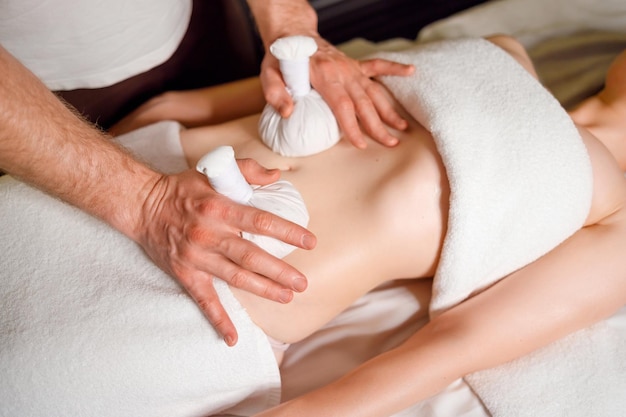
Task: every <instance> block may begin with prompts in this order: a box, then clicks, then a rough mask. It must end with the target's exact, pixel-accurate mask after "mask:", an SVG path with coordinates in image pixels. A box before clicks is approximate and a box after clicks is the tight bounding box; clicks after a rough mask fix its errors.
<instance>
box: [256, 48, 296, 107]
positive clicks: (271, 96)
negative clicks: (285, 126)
mask: <svg viewBox="0 0 626 417" xmlns="http://www.w3.org/2000/svg"><path fill="white" fill-rule="evenodd" d="M261 70H262V71H261V76H260V78H261V85H262V86H263V94H264V95H265V100H266V101H267V102H268V104H270V105H271V106H272V107H274V109H276V111H277V112H278V113H279V114H280V115H281V117H289V116H290V115H291V113H292V112H293V106H294V103H293V100H292V98H291V96H290V95H289V92H288V91H287V86H286V85H285V81H284V80H283V77H282V75H281V72H280V70H279V68H278V60H277V59H276V58H274V57H273V56H271V55H270V56H269V57H266V58H265V59H264V60H263V65H262V66H261Z"/></svg>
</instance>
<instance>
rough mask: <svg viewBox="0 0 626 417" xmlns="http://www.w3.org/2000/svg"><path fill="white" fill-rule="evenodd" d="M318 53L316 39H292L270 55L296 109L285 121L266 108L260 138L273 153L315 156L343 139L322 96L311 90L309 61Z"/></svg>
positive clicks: (280, 43) (273, 48) (279, 44)
mask: <svg viewBox="0 0 626 417" xmlns="http://www.w3.org/2000/svg"><path fill="white" fill-rule="evenodd" d="M316 50H317V44H316V43H315V41H314V40H313V38H310V37H307V36H290V37H286V38H281V39H278V40H276V41H275V42H274V43H273V44H272V45H271V47H270V52H271V53H272V55H274V56H275V57H276V58H277V59H278V60H279V65H280V70H281V72H282V76H283V80H284V81H285V84H286V86H287V91H288V92H289V94H290V95H291V96H292V98H293V101H294V109H293V112H292V114H291V115H290V116H289V117H288V118H283V117H281V115H280V114H279V113H278V112H277V111H276V110H275V109H274V107H272V106H271V105H269V104H267V105H266V106H265V108H264V109H263V112H262V113H261V118H260V119H259V134H260V136H261V139H262V140H263V143H265V144H266V145H267V146H268V147H269V148H270V149H271V150H272V151H274V152H276V153H278V154H280V155H283V156H290V157H300V156H307V155H313V154H316V153H319V152H322V151H325V150H326V149H328V148H330V147H332V146H333V145H335V144H336V143H337V142H338V141H339V139H341V132H340V130H339V125H338V124H337V120H336V119H335V115H334V114H333V112H332V110H331V109H330V107H328V104H327V103H326V101H325V100H324V99H323V98H322V96H320V94H319V93H318V92H317V91H315V90H312V89H311V85H310V81H309V57H310V56H311V55H312V54H313V53H315V51H316Z"/></svg>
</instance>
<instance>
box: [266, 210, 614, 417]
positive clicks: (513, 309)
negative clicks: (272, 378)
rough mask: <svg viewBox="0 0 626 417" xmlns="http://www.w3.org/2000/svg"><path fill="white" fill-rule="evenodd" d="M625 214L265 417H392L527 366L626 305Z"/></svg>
mask: <svg viewBox="0 0 626 417" xmlns="http://www.w3.org/2000/svg"><path fill="white" fill-rule="evenodd" d="M624 236H626V209H624V207H621V208H620V209H619V210H618V211H616V212H615V213H613V214H612V215H610V216H608V217H607V218H606V219H604V220H603V221H602V222H601V223H599V224H597V225H594V226H590V227H586V228H584V229H582V230H580V231H579V232H578V233H576V234H575V235H574V236H573V237H572V238H570V239H568V240H567V241H566V242H564V243H563V244H562V245H561V246H559V247H558V248H556V249H555V250H554V251H552V252H551V253H549V254H547V255H546V256H544V257H543V258H541V259H539V260H538V261H536V262H535V263H533V264H531V265H529V266H527V267H526V268H523V269H522V270H520V271H518V272H516V273H514V274H512V275H510V276H509V277H507V278H505V279H503V280H502V281H500V282H499V283H497V284H496V285H494V286H493V287H491V288H489V289H487V290H486V291H484V292H483V293H481V294H479V295H477V296H476V297H474V298H472V299H470V300H468V301H466V302H464V303H462V304H460V305H458V306H456V307H454V308H452V309H450V310H448V311H447V312H445V313H444V314H442V315H440V316H438V317H437V318H435V319H434V320H432V321H431V322H430V323H429V324H427V325H426V326H425V327H424V328H422V329H421V330H419V331H418V332H417V333H416V334H415V335H414V336H412V337H411V338H410V339H408V340H407V341H406V342H405V343H404V344H402V345H401V346H399V347H398V348H396V349H393V350H391V351H389V352H387V353H385V354H382V355H380V356H378V357H376V358H374V359H372V360H370V361H368V362H366V363H364V364H363V365H361V366H360V367H358V368H357V369H356V370H354V371H353V372H351V373H349V374H348V375H346V376H344V377H343V378H341V379H339V380H337V381H336V382H334V383H332V384H329V385H327V386H324V387H322V388H320V389H318V390H315V391H313V392H311V393H308V394H306V395H303V396H301V397H298V398H296V399H294V400H292V401H289V402H286V403H284V404H282V405H280V406H278V407H276V408H274V409H272V410H269V411H267V412H265V413H261V414H260V415H259V417H270V416H271V417H275V416H294V415H297V416H302V417H306V416H320V415H350V416H388V415H391V414H393V413H394V412H397V411H400V410H402V409H404V408H406V407H408V406H410V405H412V404H415V403H416V402H419V401H421V400H423V399H426V398H428V397H429V396H432V395H434V394H436V393H438V392H439V391H440V390H442V389H443V388H445V387H446V386H447V385H449V384H450V383H451V382H452V381H454V380H456V379H458V378H460V377H462V376H464V375H466V374H468V373H472V372H475V371H478V370H482V369H487V368H491V367H494V366H497V365H500V364H503V363H505V362H507V361H510V360H512V359H515V358H518V357H521V356H523V355H525V354H527V353H529V352H531V351H533V350H535V349H538V348H540V347H542V346H545V345H547V344H549V343H551V342H553V341H555V340H557V339H559V338H561V337H563V336H565V335H567V334H570V333H572V332H574V331H576V330H579V329H582V328H584V327H587V326H589V325H591V324H593V323H596V322H597V321H599V320H602V319H604V318H606V317H608V316H609V315H611V314H613V313H614V312H615V311H617V310H618V309H619V308H620V307H621V306H623V305H624V304H625V303H626V272H625V271H624V269H623V254H624V253H626V252H625V251H626V239H624Z"/></svg>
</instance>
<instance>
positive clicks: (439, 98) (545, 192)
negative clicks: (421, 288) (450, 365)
mask: <svg viewBox="0 0 626 417" xmlns="http://www.w3.org/2000/svg"><path fill="white" fill-rule="evenodd" d="M378 56H382V57H383V58H387V59H392V60H397V61H400V62H406V63H413V64H415V65H416V68H417V71H416V76H415V77H413V78H410V79H406V78H401V77H385V78H384V79H383V82H384V83H385V84H386V85H387V87H389V88H390V90H391V91H392V92H393V93H394V95H395V96H396V97H397V98H398V99H399V101H400V102H401V103H402V104H403V106H405V107H406V108H407V110H408V111H409V112H410V113H411V114H412V115H413V116H414V117H416V118H417V119H418V120H419V121H420V122H421V123H422V124H424V126H426V127H427V128H428V129H429V130H430V131H431V132H432V134H433V137H434V138H435V142H436V144H437V147H438V150H439V152H440V154H441V156H442V159H443V162H444V165H445V167H446V171H447V173H448V177H449V181H450V187H451V198H450V215H449V224H448V232H447V235H446V237H445V242H444V248H443V253H442V257H441V261H440V264H439V266H438V269H437V272H436V276H435V279H434V288H433V291H434V292H433V300H432V302H431V314H432V315H437V314H439V313H440V312H442V311H444V310H446V309H448V308H450V307H452V306H454V305H455V304H457V303H459V302H461V301H463V300H464V299H466V298H467V297H468V296H471V295H472V294H474V293H477V292H479V291H481V290H482V289H484V288H486V287H488V286H489V285H491V284H493V283H494V282H496V281H497V280H499V279H501V278H503V277H504V276H506V275H507V274H509V273H511V272H513V271H515V270H516V269H518V268H520V267H522V266H524V265H526V264H528V263H530V262H532V261H533V260H535V259H537V258H538V257H540V256H541V255H543V254H544V253H546V252H548V251H549V250H551V249H552V248H554V247H555V246H557V245H558V244H559V243H560V242H562V241H563V240H565V239H566V238H567V237H569V236H570V235H571V234H572V233H574V232H575V231H576V230H578V229H579V228H580V227H581V225H582V224H583V221H584V220H585V217H586V215H587V213H588V209H589V205H590V201H591V191H592V176H591V167H590V163H589V158H588V155H587V153H586V150H585V147H584V145H583V143H582V141H581V139H580V137H579V135H578V133H577V131H576V129H575V127H574V125H573V124H572V122H571V120H570V119H569V117H568V116H567V114H566V113H565V111H564V110H563V109H562V108H561V106H560V105H559V104H558V102H557V101H556V100H555V99H554V98H553V97H552V96H551V95H550V94H549V93H548V92H547V91H546V90H545V89H544V88H543V87H542V86H541V85H540V84H539V83H538V82H537V81H536V80H534V79H533V78H532V77H531V76H530V75H529V74H528V73H527V72H526V71H525V70H523V69H522V67H521V66H519V65H518V64H517V63H516V62H515V61H514V60H513V59H512V58H511V57H510V56H508V55H507V54H506V53H505V52H504V51H502V50H500V49H499V48H497V47H496V46H494V45H492V44H490V43H488V42H486V41H484V40H482V39H461V40H456V41H447V42H437V43H431V44H424V45H423V46H421V47H419V46H418V47H417V48H415V49H413V50H410V51H405V52H402V53H384V54H378ZM590 279H592V277H590ZM625 339H626V338H625V336H624V335H623V334H619V333H618V332H616V331H613V330H611V329H609V328H607V327H606V326H604V325H603V324H599V325H597V326H595V327H593V328H592V329H588V330H584V331H582V332H578V333H576V334H574V335H571V336H569V337H568V338H565V339H563V340H561V341H559V342H557V343H554V344H552V345H550V346H549V347H547V348H545V349H541V350H539V351H537V352H535V353H533V354H530V355H528V356H527V357H525V358H522V359H520V360H518V361H514V362H512V363H509V364H506V365H503V366H500V367H498V368H496V369H493V370H488V371H483V372H479V373H476V374H473V375H470V376H468V377H467V378H466V379H467V380H468V382H469V383H470V385H471V386H472V388H473V389H474V390H475V391H476V392H477V394H478V395H479V396H480V398H481V400H482V401H483V402H484V403H485V405H486V406H487V408H488V409H489V411H490V412H491V413H492V415H494V416H497V417H500V416H502V417H510V416H516V417H517V416H529V417H531V416H532V417H539V416H546V417H554V416H568V417H570V416H580V417H583V416H591V415H593V416H616V417H617V416H618V415H623V410H624V409H625V408H624V407H625V406H626V404H625V403H626V395H624V394H623V393H624V392H626V390H625V387H624V385H625V383H624V382H625V381H624V379H625V378H624V368H625V367H626V365H624V363H625V361H624V353H620V351H621V352H624V351H626V340H625ZM620 413H622V414H620Z"/></svg>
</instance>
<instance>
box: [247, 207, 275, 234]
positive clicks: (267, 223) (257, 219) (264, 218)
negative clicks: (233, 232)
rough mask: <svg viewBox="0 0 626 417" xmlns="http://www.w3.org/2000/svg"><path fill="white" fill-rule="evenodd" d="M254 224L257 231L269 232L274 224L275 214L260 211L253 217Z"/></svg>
mask: <svg viewBox="0 0 626 417" xmlns="http://www.w3.org/2000/svg"><path fill="white" fill-rule="evenodd" d="M252 225H253V227H254V228H255V230H256V231H258V232H260V233H267V232H269V231H270V230H272V227H273V226H274V216H273V215H272V214H270V213H268V212H266V211H259V212H257V213H255V214H254V216H253V217H252Z"/></svg>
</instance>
